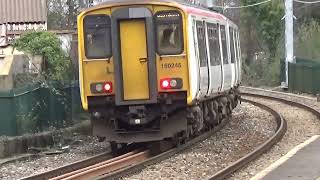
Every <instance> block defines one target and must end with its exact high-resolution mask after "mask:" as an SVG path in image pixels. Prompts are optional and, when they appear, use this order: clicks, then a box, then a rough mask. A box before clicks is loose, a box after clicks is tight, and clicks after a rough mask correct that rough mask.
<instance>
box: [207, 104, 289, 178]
mask: <svg viewBox="0 0 320 180" xmlns="http://www.w3.org/2000/svg"><path fill="white" fill-rule="evenodd" d="M242 102H248V103H250V104H253V105H254V106H258V107H260V108H262V109H264V110H266V111H268V112H270V113H271V114H272V115H273V116H274V117H275V121H276V123H277V130H276V133H275V134H274V135H273V136H272V137H271V138H269V139H268V140H267V141H266V142H264V143H263V144H261V145H260V146H259V147H258V148H256V149H255V150H254V151H252V152H250V153H249V154H247V155H246V156H244V157H242V158H240V159H239V160H237V161H236V162H234V163H232V164H231V165H229V166H227V167H225V168H224V169H222V170H220V171H218V172H217V173H216V174H214V175H213V176H211V177H210V178H209V179H213V180H216V179H224V178H226V177H228V176H229V175H231V174H232V173H233V172H235V171H236V170H238V169H240V168H242V167H244V166H246V165H247V164H248V163H250V162H251V161H253V160H255V159H257V158H258V157H260V156H261V155H262V154H263V153H265V152H266V151H268V150H270V149H271V148H272V147H273V146H274V145H275V144H277V143H278V142H279V141H281V139H282V137H283V136H284V135H285V133H286V131H287V122H286V121H285V119H283V118H282V116H281V115H280V114H279V113H278V112H277V111H275V110H274V109H272V108H271V107H269V106H266V105H264V104H261V103H258V102H256V101H252V100H249V99H244V98H242Z"/></svg>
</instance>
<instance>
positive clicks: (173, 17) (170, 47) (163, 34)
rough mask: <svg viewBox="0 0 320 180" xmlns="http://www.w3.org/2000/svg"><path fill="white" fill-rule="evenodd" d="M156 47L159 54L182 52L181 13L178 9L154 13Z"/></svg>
mask: <svg viewBox="0 0 320 180" xmlns="http://www.w3.org/2000/svg"><path fill="white" fill-rule="evenodd" d="M155 22H156V27H157V41H158V43H157V49H158V54H160V55H174V54H181V53H182V52H183V30H182V15H181V14H180V13H179V12H178V11H161V12H158V13H156V15H155Z"/></svg>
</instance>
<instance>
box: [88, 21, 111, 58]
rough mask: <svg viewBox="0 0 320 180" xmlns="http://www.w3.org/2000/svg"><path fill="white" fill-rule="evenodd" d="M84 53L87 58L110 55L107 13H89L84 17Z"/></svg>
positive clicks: (109, 29) (109, 30) (109, 25)
mask: <svg viewBox="0 0 320 180" xmlns="http://www.w3.org/2000/svg"><path fill="white" fill-rule="evenodd" d="M84 43H85V54H86V57H87V58H89V59H104V58H109V57H111V56H112V45H111V19H110V17H109V16H107V15H89V16H86V17H85V18H84Z"/></svg>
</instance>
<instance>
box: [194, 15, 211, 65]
mask: <svg viewBox="0 0 320 180" xmlns="http://www.w3.org/2000/svg"><path fill="white" fill-rule="evenodd" d="M196 25H197V36H198V52H199V59H200V67H206V66H207V65H208V61H207V45H206V31H205V26H204V25H205V24H204V22H202V21H197V22H196Z"/></svg>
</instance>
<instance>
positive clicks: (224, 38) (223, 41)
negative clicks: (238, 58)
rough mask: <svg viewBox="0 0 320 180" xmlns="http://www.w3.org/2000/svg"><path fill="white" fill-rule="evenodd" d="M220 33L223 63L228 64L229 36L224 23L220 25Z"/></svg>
mask: <svg viewBox="0 0 320 180" xmlns="http://www.w3.org/2000/svg"><path fill="white" fill-rule="evenodd" d="M220 35H221V45H222V55H223V63H224V64H228V50H227V36H226V27H225V26H224V25H220Z"/></svg>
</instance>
